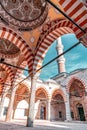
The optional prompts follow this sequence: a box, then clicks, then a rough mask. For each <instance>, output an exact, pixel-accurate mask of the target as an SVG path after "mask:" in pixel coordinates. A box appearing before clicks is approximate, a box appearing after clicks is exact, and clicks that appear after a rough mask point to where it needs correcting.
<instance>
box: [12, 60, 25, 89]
mask: <svg viewBox="0 0 87 130" xmlns="http://www.w3.org/2000/svg"><path fill="white" fill-rule="evenodd" d="M26 65H27V62H26V61H23V62H22V63H21V64H20V66H19V67H20V68H25V67H26ZM23 71H24V70H21V69H17V71H16V74H15V76H14V80H13V87H14V86H15V85H16V84H18V83H19V82H20V80H19V79H20V77H21V75H22V73H23ZM21 80H22V79H21Z"/></svg>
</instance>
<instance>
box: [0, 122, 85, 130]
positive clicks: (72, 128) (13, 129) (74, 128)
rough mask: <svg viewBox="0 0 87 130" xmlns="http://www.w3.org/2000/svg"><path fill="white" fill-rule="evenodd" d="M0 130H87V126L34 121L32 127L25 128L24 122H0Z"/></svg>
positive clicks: (83, 124)
mask: <svg viewBox="0 0 87 130" xmlns="http://www.w3.org/2000/svg"><path fill="white" fill-rule="evenodd" d="M0 130H87V124H86V123H84V122H83V123H82V122H71V123H70V122H49V121H40V120H39V121H35V123H34V127H33V128H30V127H26V123H25V121H21V122H18V121H12V122H10V123H9V122H8V123H7V122H4V121H0Z"/></svg>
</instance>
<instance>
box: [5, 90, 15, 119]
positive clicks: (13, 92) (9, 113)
mask: <svg viewBox="0 0 87 130" xmlns="http://www.w3.org/2000/svg"><path fill="white" fill-rule="evenodd" d="M15 92H16V89H13V90H12V92H11V97H10V101H9V106H8V111H7V115H6V119H5V121H10V120H11V119H12V114H13V105H14V99H15Z"/></svg>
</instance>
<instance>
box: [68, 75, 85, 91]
mask: <svg viewBox="0 0 87 130" xmlns="http://www.w3.org/2000/svg"><path fill="white" fill-rule="evenodd" d="M75 80H78V81H79V82H81V84H82V85H83V86H84V88H85V90H86V85H85V83H84V81H83V80H82V79H79V78H77V77H72V78H71V79H70V80H69V82H68V84H67V86H66V91H67V92H68V93H69V90H70V87H71V84H72V83H73V82H74V81H75Z"/></svg>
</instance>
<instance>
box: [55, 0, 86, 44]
mask: <svg viewBox="0 0 87 130" xmlns="http://www.w3.org/2000/svg"><path fill="white" fill-rule="evenodd" d="M58 2H59V3H60V5H61V6H62V7H63V9H64V11H65V13H66V14H67V15H68V16H69V17H70V18H72V19H73V20H74V21H75V22H76V23H77V24H78V25H79V26H80V27H81V28H83V29H84V30H85V31H86V33H87V8H86V7H85V5H84V4H83V2H82V0H58ZM73 31H74V32H75V34H76V36H77V37H78V38H80V37H81V36H82V35H84V33H82V31H81V30H80V29H79V28H78V27H76V26H75V25H73ZM83 42H84V44H86V45H87V35H86V37H83Z"/></svg>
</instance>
